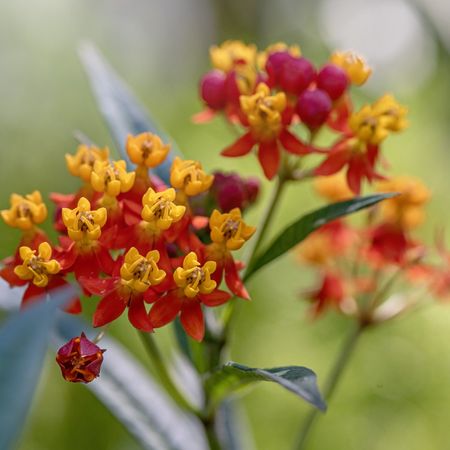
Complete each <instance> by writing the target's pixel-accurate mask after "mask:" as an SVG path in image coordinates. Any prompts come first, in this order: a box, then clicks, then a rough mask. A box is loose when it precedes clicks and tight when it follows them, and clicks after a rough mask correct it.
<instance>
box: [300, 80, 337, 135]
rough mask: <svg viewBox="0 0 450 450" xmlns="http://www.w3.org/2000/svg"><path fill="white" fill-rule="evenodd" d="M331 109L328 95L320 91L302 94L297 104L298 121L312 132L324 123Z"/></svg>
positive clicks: (315, 90)
mask: <svg viewBox="0 0 450 450" xmlns="http://www.w3.org/2000/svg"><path fill="white" fill-rule="evenodd" d="M331 108H332V104H331V99H330V97H329V95H328V94H327V93H326V92H324V91H322V90H320V89H314V90H311V91H305V92H303V94H301V95H300V97H299V99H298V103H297V113H298V115H299V116H300V119H301V120H302V121H303V122H304V123H305V124H306V125H307V126H308V127H309V128H310V129H312V130H314V129H316V128H319V127H320V126H321V125H323V124H324V123H325V121H326V120H327V117H328V114H329V113H330V111H331Z"/></svg>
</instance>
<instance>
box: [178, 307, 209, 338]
mask: <svg viewBox="0 0 450 450" xmlns="http://www.w3.org/2000/svg"><path fill="white" fill-rule="evenodd" d="M180 322H181V325H182V326H183V328H184V331H186V333H187V334H188V335H189V336H191V338H192V339H195V340H196V341H198V342H200V341H201V340H202V339H203V336H204V335H205V321H204V319H203V312H202V307H201V306H200V303H199V302H196V301H192V300H191V301H188V302H186V303H185V304H184V305H183V308H182V310H181V314H180Z"/></svg>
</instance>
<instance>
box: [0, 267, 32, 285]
mask: <svg viewBox="0 0 450 450" xmlns="http://www.w3.org/2000/svg"><path fill="white" fill-rule="evenodd" d="M0 277H1V278H3V279H4V280H5V281H6V282H7V283H8V284H9V285H10V287H13V286H24V285H25V284H27V283H28V281H26V280H22V279H20V278H19V277H18V276H17V275H16V274H15V273H14V266H12V265H11V266H6V267H3V269H1V270H0Z"/></svg>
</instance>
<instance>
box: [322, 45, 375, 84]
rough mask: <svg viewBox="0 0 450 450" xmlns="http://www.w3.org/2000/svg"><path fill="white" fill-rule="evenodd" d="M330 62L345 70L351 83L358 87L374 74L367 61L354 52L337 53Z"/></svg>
mask: <svg viewBox="0 0 450 450" xmlns="http://www.w3.org/2000/svg"><path fill="white" fill-rule="evenodd" d="M330 62H332V63H333V64H335V65H336V66H338V67H340V68H342V69H344V71H345V72H346V73H347V76H348V78H349V79H350V81H351V82H352V83H353V84H356V85H357V86H361V85H362V84H364V83H365V82H366V81H367V79H368V78H369V76H370V74H371V73H372V69H371V68H370V67H369V66H368V65H367V63H366V61H364V59H363V58H362V57H361V56H359V55H357V54H356V53H354V52H350V51H347V52H335V53H333V54H332V55H331V58H330Z"/></svg>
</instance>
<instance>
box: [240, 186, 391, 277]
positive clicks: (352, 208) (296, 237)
mask: <svg viewBox="0 0 450 450" xmlns="http://www.w3.org/2000/svg"><path fill="white" fill-rule="evenodd" d="M396 195H397V194H396V193H387V194H375V195H368V196H366V197H356V198H353V199H351V200H346V201H344V202H338V203H333V204H331V205H327V206H324V207H323V208H320V209H317V210H315V211H313V212H311V213H309V214H306V215H305V216H303V217H301V218H300V219H298V220H296V221H295V222H294V223H293V224H291V225H289V226H288V227H287V228H285V229H284V230H283V231H282V232H281V233H280V234H279V235H278V236H277V237H276V238H275V239H274V240H273V241H272V243H271V244H270V245H269V246H268V248H267V249H266V250H265V251H263V252H262V254H260V255H257V257H256V258H255V260H254V262H253V263H252V264H250V266H249V267H248V269H247V272H246V274H245V280H248V279H249V278H250V277H251V276H252V275H253V274H254V273H255V272H256V271H258V270H259V269H261V268H262V267H264V266H265V265H266V264H269V263H270V262H272V261H273V260H274V259H276V258H278V257H279V256H281V255H283V254H284V253H286V252H287V251H288V250H290V249H291V248H292V247H294V246H295V245H297V244H299V243H300V242H301V241H303V239H305V238H306V237H307V236H308V235H309V234H310V233H312V232H313V231H314V230H317V228H319V227H321V226H322V225H325V224H326V223H328V222H331V221H333V220H335V219H338V218H339V217H342V216H346V215H348V214H352V213H354V212H356V211H360V210H361V209H365V208H369V207H370V206H373V205H375V204H377V203H378V202H381V201H382V200H385V199H387V198H390V197H394V196H396Z"/></svg>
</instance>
